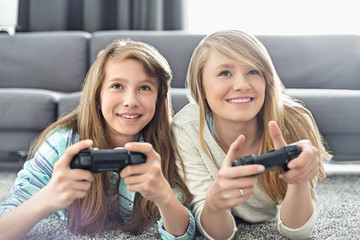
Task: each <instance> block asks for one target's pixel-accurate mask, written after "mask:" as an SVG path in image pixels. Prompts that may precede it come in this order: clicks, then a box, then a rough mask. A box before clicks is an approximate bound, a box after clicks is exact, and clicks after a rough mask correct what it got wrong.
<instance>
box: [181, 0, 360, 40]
mask: <svg viewBox="0 0 360 240" xmlns="http://www.w3.org/2000/svg"><path fill="white" fill-rule="evenodd" d="M358 3H359V2H358V1H357V0H187V7H188V18H187V19H188V21H187V30H188V31H190V32H193V33H206V34H208V33H211V32H215V31H217V30H220V29H230V28H237V29H241V30H244V31H248V32H250V33H253V34H288V35H294V34H337V33H339V34H340V33H350V34H352V33H354V34H360V10H359V9H360V8H359V7H358V5H359V4H358Z"/></svg>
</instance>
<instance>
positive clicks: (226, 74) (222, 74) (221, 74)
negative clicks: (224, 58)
mask: <svg viewBox="0 0 360 240" xmlns="http://www.w3.org/2000/svg"><path fill="white" fill-rule="evenodd" d="M230 75H231V73H230V72H229V71H222V72H221V73H220V74H219V76H221V77H228V76H230Z"/></svg>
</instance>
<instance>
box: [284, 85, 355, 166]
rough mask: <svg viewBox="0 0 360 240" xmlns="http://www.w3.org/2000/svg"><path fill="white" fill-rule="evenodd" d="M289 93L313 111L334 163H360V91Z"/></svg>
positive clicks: (304, 91)
mask: <svg viewBox="0 0 360 240" xmlns="http://www.w3.org/2000/svg"><path fill="white" fill-rule="evenodd" d="M286 93H287V94H288V95H290V96H292V97H294V98H296V99H299V100H301V101H302V102H303V103H304V105H305V106H306V108H308V109H309V110H310V111H311V113H312V114H313V116H314V119H315V121H316V123H317V125H318V127H319V130H320V132H321V134H322V135H323V136H324V138H325V139H326V141H327V143H328V144H329V147H330V150H331V151H332V153H333V155H334V158H333V160H334V161H337V160H341V161H349V160H360V148H359V142H360V121H359V119H360V112H359V111H358V109H359V106H360V91H356V90H341V89H339V90H335V89H287V90H286Z"/></svg>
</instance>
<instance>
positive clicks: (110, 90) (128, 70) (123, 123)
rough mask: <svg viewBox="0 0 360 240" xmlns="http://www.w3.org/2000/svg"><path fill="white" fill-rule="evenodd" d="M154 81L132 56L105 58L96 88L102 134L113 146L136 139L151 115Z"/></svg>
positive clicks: (154, 91)
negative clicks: (98, 93) (101, 78)
mask: <svg viewBox="0 0 360 240" xmlns="http://www.w3.org/2000/svg"><path fill="white" fill-rule="evenodd" d="M158 88H159V86H158V80H157V79H156V78H153V77H149V76H148V75H147V73H146V72H145V70H144V67H143V65H142V64H141V63H140V62H139V61H137V60H134V59H125V60H118V61H115V60H109V61H108V62H107V64H106V66H105V78H104V80H103V83H102V86H101V90H100V102H101V103H100V108H101V112H102V114H103V117H104V119H105V122H106V133H107V136H108V137H109V138H110V141H111V142H112V144H113V145H114V146H123V144H124V143H126V142H129V141H137V139H138V137H139V133H140V131H141V130H142V129H143V128H144V127H145V126H146V125H147V124H148V123H149V122H150V121H151V119H152V118H153V116H154V114H155V107H156V99H157V95H158Z"/></svg>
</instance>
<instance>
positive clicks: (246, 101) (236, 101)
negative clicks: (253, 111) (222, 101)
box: [228, 97, 254, 103]
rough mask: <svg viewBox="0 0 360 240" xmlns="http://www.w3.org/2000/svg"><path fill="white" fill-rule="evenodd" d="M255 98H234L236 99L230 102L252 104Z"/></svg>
mask: <svg viewBox="0 0 360 240" xmlns="http://www.w3.org/2000/svg"><path fill="white" fill-rule="evenodd" d="M253 99H254V98H250V97H247V98H234V99H230V100H228V102H230V103H248V102H251V101H252V100H253Z"/></svg>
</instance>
